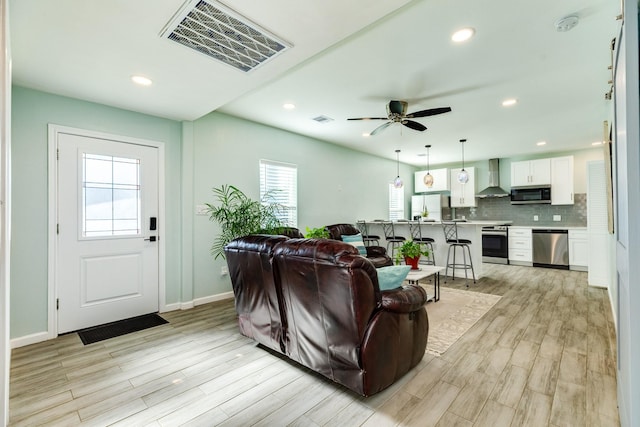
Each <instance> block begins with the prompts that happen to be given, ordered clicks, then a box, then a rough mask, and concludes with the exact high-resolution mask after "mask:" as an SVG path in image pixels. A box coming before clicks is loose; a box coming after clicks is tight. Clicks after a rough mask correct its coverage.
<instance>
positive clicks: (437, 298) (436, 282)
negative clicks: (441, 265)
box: [433, 272, 440, 302]
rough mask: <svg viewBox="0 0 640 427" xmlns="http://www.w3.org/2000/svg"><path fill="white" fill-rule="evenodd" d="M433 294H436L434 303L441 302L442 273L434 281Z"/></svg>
mask: <svg viewBox="0 0 640 427" xmlns="http://www.w3.org/2000/svg"><path fill="white" fill-rule="evenodd" d="M433 292H434V294H435V295H434V297H433V301H434V302H437V301H440V272H437V273H436V277H435V278H434V280H433Z"/></svg>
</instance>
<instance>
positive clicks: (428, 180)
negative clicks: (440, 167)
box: [422, 172, 433, 188]
mask: <svg viewBox="0 0 640 427" xmlns="http://www.w3.org/2000/svg"><path fill="white" fill-rule="evenodd" d="M422 180H423V181H424V185H426V186H427V188H431V187H433V175H431V174H430V173H429V172H427V174H426V175H425V176H424V178H423V179H422Z"/></svg>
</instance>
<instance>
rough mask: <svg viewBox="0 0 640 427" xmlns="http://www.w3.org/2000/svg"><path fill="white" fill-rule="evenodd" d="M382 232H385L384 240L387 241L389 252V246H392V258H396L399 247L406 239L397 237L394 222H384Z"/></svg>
mask: <svg viewBox="0 0 640 427" xmlns="http://www.w3.org/2000/svg"><path fill="white" fill-rule="evenodd" d="M382 230H383V232H384V238H385V240H386V241H387V252H389V245H391V252H390V253H391V258H395V254H394V251H395V250H396V248H397V247H398V246H401V245H402V244H403V243H404V242H405V240H406V239H405V238H404V237H402V236H398V235H396V232H395V229H394V227H393V222H392V221H383V222H382Z"/></svg>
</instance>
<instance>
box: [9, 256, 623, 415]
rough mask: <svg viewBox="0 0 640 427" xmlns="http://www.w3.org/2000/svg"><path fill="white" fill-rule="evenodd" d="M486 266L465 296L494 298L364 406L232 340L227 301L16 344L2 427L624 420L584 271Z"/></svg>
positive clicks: (604, 320) (609, 349) (600, 294)
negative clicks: (128, 330)
mask: <svg viewBox="0 0 640 427" xmlns="http://www.w3.org/2000/svg"><path fill="white" fill-rule="evenodd" d="M485 269H486V271H487V276H486V277H484V278H482V279H481V280H479V281H478V283H477V284H475V285H473V284H472V285H471V287H470V288H469V290H472V291H477V292H486V293H491V294H495V295H502V296H503V297H502V299H501V300H500V301H499V302H498V304H496V305H495V306H494V307H493V308H492V309H491V310H490V311H489V312H488V313H487V314H486V315H485V316H484V317H483V318H482V319H481V320H480V321H479V322H478V323H476V325H474V326H473V327H472V328H471V329H470V330H469V331H468V332H467V333H466V334H465V335H463V336H462V338H461V339H460V340H458V341H457V342H456V343H455V344H453V345H452V346H451V347H450V348H449V349H448V350H447V351H446V352H445V353H444V354H443V355H442V356H440V357H435V356H432V355H429V354H426V355H425V357H424V359H423V360H422V361H421V362H420V364H419V365H418V366H417V367H416V368H415V369H413V370H412V371H411V372H409V373H408V374H407V375H405V376H404V377H403V378H402V379H401V380H400V381H398V382H397V383H396V384H394V385H393V386H392V387H390V388H389V389H387V390H385V391H383V392H381V393H379V394H377V395H375V396H372V397H369V398H363V397H360V396H358V395H355V394H354V393H352V392H351V391H349V390H346V389H345V388H343V387H341V386H339V385H337V384H335V383H332V382H330V381H328V380H325V379H324V378H323V377H320V376H318V375H316V374H315V373H313V372H311V371H309V370H308V369H305V368H303V367H301V366H299V365H296V364H294V363H292V362H289V361H287V360H286V359H283V358H281V357H278V356H276V355H274V354H272V353H270V352H268V351H265V350H264V349H262V348H260V347H257V346H256V345H255V343H254V342H253V341H251V340H249V339H247V338H245V337H243V336H241V335H240V334H239V333H238V328H237V322H236V318H235V311H234V308H233V301H232V300H228V301H224V302H218V303H212V304H207V305H202V306H199V307H196V308H194V309H191V310H187V311H176V312H170V313H164V314H163V317H165V318H166V319H167V320H169V322H170V323H169V324H166V325H162V326H159V327H156V328H153V329H149V330H146V331H141V332H137V333H134V334H129V335H126V336H122V337H118V338H114V339H111V340H107V341H103V342H99V343H95V344H91V345H88V346H83V345H82V343H81V341H80V339H79V338H78V336H77V335H76V334H69V335H64V336H61V337H58V338H57V339H55V340H51V341H47V342H43V343H39V344H34V345H31V346H27V347H22V348H18V349H14V350H13V353H12V360H11V383H10V425H11V426H34V425H47V426H76V425H81V426H84V425H87V426H108V425H116V426H180V425H185V426H217V425H220V426H249V425H256V426H360V425H362V426H376V427H378V426H397V425H400V426H442V427H445V426H446V427H450V426H492V427H497V426H557V427H561V426H617V425H619V419H618V409H617V402H616V401H617V399H616V377H615V375H616V369H615V366H616V365H615V363H616V362H615V361H616V354H615V351H616V345H615V336H614V334H615V331H614V326H613V320H612V317H611V312H610V303H609V300H608V297H607V294H606V291H605V290H603V289H597V288H591V287H588V286H587V284H586V280H587V275H586V273H582V272H574V271H560V270H551V269H540V268H531V267H517V266H501V265H490V264H486V265H485ZM442 285H443V286H449V287H454V288H458V289H465V286H464V280H456V281H453V282H451V281H449V282H448V283H446V284H445V283H442ZM429 304H432V303H429ZM437 304H446V301H444V300H442V301H441V302H439V303H437ZM428 310H429V305H427V312H428Z"/></svg>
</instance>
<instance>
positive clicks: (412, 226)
mask: <svg viewBox="0 0 640 427" xmlns="http://www.w3.org/2000/svg"><path fill="white" fill-rule="evenodd" d="M409 230H410V231H411V238H412V239H413V241H414V242H418V243H420V244H421V245H425V246H426V247H427V248H428V249H429V253H430V254H431V255H430V256H429V257H427V258H426V259H424V262H423V261H422V260H423V258H422V257H420V263H421V264H431V265H436V258H435V252H434V250H433V243H434V242H435V240H434V239H432V238H431V237H422V228H421V227H420V221H409Z"/></svg>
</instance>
